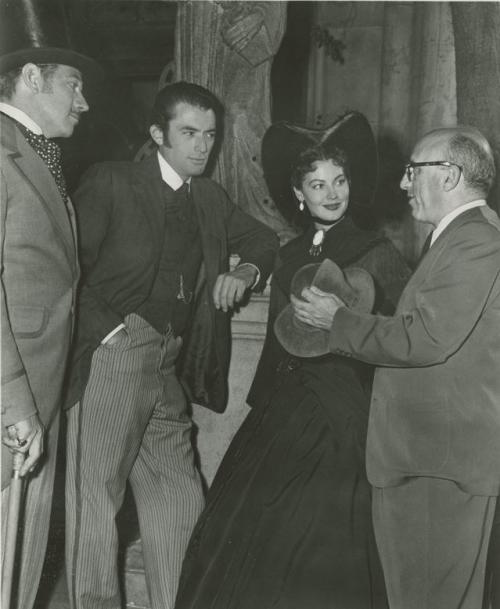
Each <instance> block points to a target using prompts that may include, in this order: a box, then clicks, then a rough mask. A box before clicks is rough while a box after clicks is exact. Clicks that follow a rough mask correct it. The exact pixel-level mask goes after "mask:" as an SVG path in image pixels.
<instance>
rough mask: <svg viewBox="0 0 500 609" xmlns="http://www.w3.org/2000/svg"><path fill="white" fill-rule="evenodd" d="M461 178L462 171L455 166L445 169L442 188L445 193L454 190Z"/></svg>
mask: <svg viewBox="0 0 500 609" xmlns="http://www.w3.org/2000/svg"><path fill="white" fill-rule="evenodd" d="M461 177H462V170H461V169H460V167H458V166H457V165H451V166H450V167H448V168H447V171H446V177H445V178H444V182H443V188H444V190H445V192H450V190H453V189H454V188H456V186H457V185H458V183H459V182H460V178H461Z"/></svg>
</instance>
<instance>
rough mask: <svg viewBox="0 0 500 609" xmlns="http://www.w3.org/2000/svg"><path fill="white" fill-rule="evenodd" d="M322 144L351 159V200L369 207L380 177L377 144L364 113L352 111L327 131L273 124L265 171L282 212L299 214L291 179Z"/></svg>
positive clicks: (268, 136)
mask: <svg viewBox="0 0 500 609" xmlns="http://www.w3.org/2000/svg"><path fill="white" fill-rule="evenodd" d="M318 144H321V145H323V146H324V148H325V149H326V150H328V149H331V148H339V149H340V150H342V151H344V153H345V154H346V156H347V160H348V164H349V172H350V201H351V202H354V203H355V204H356V205H357V206H358V207H361V208H367V207H368V206H370V204H371V202H372V201H373V198H374V194H375V186H376V183H377V176H378V156H377V145H376V142H375V137H374V135H373V131H372V129H371V127H370V123H369V122H368V120H367V119H366V117H365V116H364V115H363V114H361V113H360V112H348V113H347V114H344V115H343V116H342V117H341V118H339V119H338V120H336V121H335V122H333V123H332V124H331V125H329V126H328V127H326V128H324V129H309V128H307V127H300V126H298V125H294V124H292V123H289V122H285V121H280V122H277V123H274V124H272V125H271V126H270V127H269V129H268V130H267V131H266V133H265V135H264V138H263V140H262V168H263V170H264V177H265V179H266V182H267V186H268V188H269V192H270V194H271V196H272V198H273V200H274V202H275V203H276V206H277V207H278V209H279V210H280V211H281V213H282V214H283V215H284V216H285V217H286V218H288V219H291V218H292V217H293V216H294V215H295V211H296V202H295V200H294V198H293V195H292V187H291V185H290V177H291V173H292V169H293V167H294V165H295V163H296V161H297V158H298V156H299V154H300V153H301V152H303V151H304V150H305V149H306V148H309V147H310V146H314V145H318Z"/></svg>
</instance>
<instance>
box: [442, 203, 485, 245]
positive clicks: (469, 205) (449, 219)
mask: <svg viewBox="0 0 500 609" xmlns="http://www.w3.org/2000/svg"><path fill="white" fill-rule="evenodd" d="M482 205H486V201H485V200H484V199H476V200H475V201H470V203H464V205H460V207H457V208H456V209H454V210H453V211H450V213H449V214H446V216H445V217H444V218H441V221H440V222H439V224H438V225H437V226H436V228H435V229H434V231H433V233H432V237H431V245H432V244H433V243H434V241H435V240H436V239H437V238H438V237H439V235H440V234H441V233H442V232H443V231H444V229H445V228H446V227H447V226H448V224H450V223H451V222H452V221H453V220H454V219H455V218H456V217H457V216H459V215H460V214H463V213H464V212H466V211H468V210H469V209H473V208H474V207H481V206H482Z"/></svg>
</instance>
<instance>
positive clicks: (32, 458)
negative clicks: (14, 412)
mask: <svg viewBox="0 0 500 609" xmlns="http://www.w3.org/2000/svg"><path fill="white" fill-rule="evenodd" d="M43 435H44V429H43V425H42V423H41V421H40V419H39V418H38V415H36V414H34V415H33V416H31V417H30V418H29V419H25V420H24V421H19V422H18V423H15V424H14V425H9V427H6V428H4V430H3V435H2V442H3V443H4V444H5V446H8V447H9V449H10V452H11V453H23V454H24V455H26V459H25V461H24V463H23V466H22V467H21V469H20V470H19V474H20V475H21V476H25V475H26V474H27V473H28V472H32V471H33V470H34V469H35V465H36V464H37V461H38V460H39V459H40V457H41V456H42V453H43Z"/></svg>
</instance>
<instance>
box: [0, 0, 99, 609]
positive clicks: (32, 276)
mask: <svg viewBox="0 0 500 609" xmlns="http://www.w3.org/2000/svg"><path fill="white" fill-rule="evenodd" d="M42 5H43V3H42V2H29V1H26V2H15V3H14V2H11V3H7V2H4V1H2V3H1V5H0V27H1V31H0V134H1V142H0V151H1V159H0V173H1V175H0V205H1V207H0V212H1V231H0V232H1V243H0V268H1V332H2V338H1V348H2V366H1V367H2V555H3V552H4V547H3V543H5V538H6V530H5V527H6V516H7V505H8V497H9V489H10V475H11V471H12V466H13V455H14V454H15V453H16V452H17V453H19V452H22V453H24V456H25V460H24V464H23V465H22V467H21V469H20V475H21V476H22V477H26V483H25V484H26V493H25V495H24V501H23V506H24V507H23V517H22V520H21V523H22V527H23V539H22V542H21V543H20V545H19V547H18V550H17V561H18V565H19V568H18V570H17V571H16V579H15V581H18V582H19V585H18V586H17V587H16V589H14V590H12V597H13V598H16V599H17V601H16V604H15V606H16V607H19V608H22V609H30V608H31V607H32V606H33V603H34V601H35V596H36V593H37V590H38V583H39V580H40V575H41V571H42V566H43V562H44V558H45V551H46V545H47V536H48V531H49V520H50V511H51V504H52V489H53V482H54V472H55V461H56V453H57V439H58V429H59V413H60V409H61V401H62V385H63V377H64V372H65V369H66V363H67V358H68V352H69V346H70V340H71V334H72V327H73V311H74V302H75V295H76V285H77V281H78V276H79V269H78V263H77V252H76V231H75V223H74V214H73V209H72V207H71V202H70V201H69V199H68V197H67V194H66V189H65V184H64V178H63V175H62V171H61V165H60V161H59V155H60V149H59V147H58V145H57V144H56V143H55V142H54V141H52V138H59V137H70V136H71V135H72V133H73V130H74V128H75V126H76V125H77V123H78V121H79V118H80V116H81V114H82V113H83V112H86V111H87V110H88V105H87V102H86V100H85V98H84V96H83V93H82V86H83V84H82V72H83V71H86V70H87V68H89V66H90V65H91V61H90V60H89V59H87V58H85V57H83V56H82V55H79V54H78V53H76V52H74V51H72V50H71V49H69V48H68V46H67V40H66V38H65V32H64V28H63V27H62V21H59V22H58V23H55V28H54V29H55V30H56V31H52V32H51V28H49V27H48V24H47V22H46V21H45V19H44V15H45V14H46V13H45V9H46V6H42ZM34 41H36V45H35V44H34ZM42 455H43V457H42ZM35 468H36V471H34V470H35ZM30 472H34V473H33V475H31V476H30V475H29V474H30ZM12 606H14V605H12Z"/></svg>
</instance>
